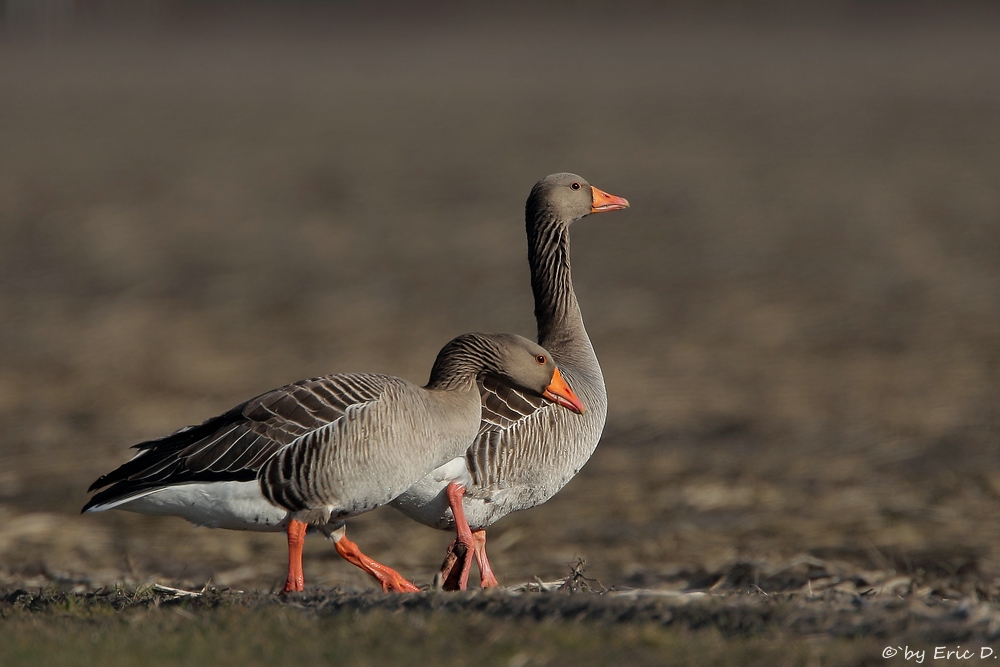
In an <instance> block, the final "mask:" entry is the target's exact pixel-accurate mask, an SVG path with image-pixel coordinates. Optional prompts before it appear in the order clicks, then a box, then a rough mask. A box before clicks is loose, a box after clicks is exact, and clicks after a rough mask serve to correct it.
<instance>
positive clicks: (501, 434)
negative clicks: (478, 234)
mask: <svg viewBox="0 0 1000 667" xmlns="http://www.w3.org/2000/svg"><path fill="white" fill-rule="evenodd" d="M628 205H629V204H628V201H627V200H626V199H624V198H622V197H617V196H614V195H610V194H608V193H606V192H603V191H601V190H598V189H597V188H595V187H593V186H591V185H590V184H589V183H587V181H585V180H584V179H583V178H581V177H580V176H577V175H576V174H567V173H561V174H552V175H551V176H547V177H546V178H543V179H542V180H540V181H539V182H538V183H536V184H535V186H534V187H533V188H532V189H531V194H530V195H528V200H527V204H526V206H525V222H526V231H527V235H528V264H529V265H530V267H531V289H532V292H533V293H534V297H535V320H536V322H537V324H538V342H539V344H540V345H542V346H543V347H545V348H546V349H548V350H549V351H550V352H551V353H552V356H553V358H554V359H555V361H556V365H557V366H559V368H560V370H561V371H562V373H563V374H564V376H565V377H566V379H567V381H568V382H569V383H570V384H571V385H572V386H573V388H574V389H575V390H576V392H577V393H578V394H579V396H580V397H581V399H582V400H583V402H584V404H586V406H587V411H586V412H585V413H582V414H574V413H570V412H568V411H566V410H558V409H553V406H551V404H546V402H545V401H542V400H540V399H539V398H538V396H537V395H532V394H531V393H530V392H524V391H521V390H519V389H517V388H514V387H511V386H510V385H502V384H499V383H498V382H496V381H495V380H494V379H493V378H491V377H482V378H481V379H480V381H479V389H480V392H481V394H482V402H483V421H482V424H481V426H480V429H479V434H478V435H477V436H476V438H475V439H474V441H473V442H472V445H471V446H470V447H469V448H468V449H467V451H466V452H465V454H464V456H463V457H460V458H456V459H453V460H451V461H449V462H448V463H447V464H445V465H444V466H442V467H440V468H438V469H435V470H434V471H432V472H431V473H429V474H427V475H426V476H424V478H423V479H421V480H420V481H419V482H418V483H417V484H415V485H414V486H412V487H410V488H409V489H407V490H406V491H405V492H403V493H402V494H401V495H399V496H398V497H397V498H396V499H395V500H393V501H392V503H391V504H392V506H393V507H395V508H397V509H399V510H401V511H402V512H403V513H404V514H406V515H408V516H410V517H411V518H413V519H416V520H417V521H420V522H422V523H424V524H427V525H429V526H433V527H436V528H441V529H449V528H450V527H451V526H452V525H454V524H455V523H456V517H455V515H454V508H455V507H458V508H459V509H460V510H463V509H464V515H465V516H464V517H458V522H459V523H465V522H467V523H468V524H469V526H470V527H471V528H474V529H475V530H474V531H470V532H471V535H465V536H464V539H463V535H459V539H458V540H457V541H456V542H455V543H453V544H452V546H451V548H450V549H449V553H448V557H447V558H446V559H445V564H444V565H443V566H442V572H441V574H442V577H443V584H444V588H445V589H448V590H453V589H464V588H465V586H466V581H467V578H468V573H469V567H470V564H471V558H472V557H473V555H475V557H476V560H477V563H478V565H479V570H480V584H481V585H482V586H483V587H489V586H496V585H497V580H496V577H495V576H494V575H493V572H492V570H491V569H490V565H489V560H488V558H487V557H486V531H485V529H486V528H487V527H489V526H491V525H492V524H494V523H495V522H496V521H498V520H499V519H501V518H503V517H504V516H506V515H507V514H509V513H511V512H514V511H517V510H523V509H528V508H531V507H534V506H536V505H540V504H541V503H544V502H545V501H547V500H548V499H549V498H551V497H552V496H553V495H554V494H555V493H556V492H557V491H559V490H560V489H561V488H563V487H564V486H565V485H566V484H567V483H568V482H569V481H570V480H571V479H572V478H573V476H574V475H576V474H577V473H578V472H579V471H580V469H581V468H582V467H583V465H584V464H585V463H586V462H587V460H588V459H590V456H591V454H593V452H594V449H595V448H596V447H597V442H598V440H600V437H601V432H602V431H603V430H604V422H605V419H606V417H607V409H608V399H607V392H606V391H605V388H604V376H603V374H602V373H601V367H600V365H599V364H598V362H597V355H596V354H595V353H594V347H593V345H591V343H590V338H589V337H588V336H587V330H586V329H585V328H584V326H583V316H582V315H581V313H580V305H579V304H578V303H577V300H576V294H575V292H574V291H573V281H572V276H571V274H570V252H569V227H570V225H571V224H573V223H574V222H575V221H577V220H579V219H581V218H583V217H584V216H586V215H589V214H591V213H602V212H604V211H616V210H620V209H624V208H628ZM463 496H464V501H463ZM459 546H461V548H460V549H458V552H459V554H461V555H462V556H463V557H462V560H461V561H460V564H459V566H458V567H456V560H457V558H458V555H459V554H456V549H457V548H458V547H459Z"/></svg>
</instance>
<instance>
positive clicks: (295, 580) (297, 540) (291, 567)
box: [281, 519, 307, 594]
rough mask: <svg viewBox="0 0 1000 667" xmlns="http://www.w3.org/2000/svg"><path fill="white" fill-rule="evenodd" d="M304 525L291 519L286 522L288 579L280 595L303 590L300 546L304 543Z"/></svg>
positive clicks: (303, 578) (303, 580)
mask: <svg viewBox="0 0 1000 667" xmlns="http://www.w3.org/2000/svg"><path fill="white" fill-rule="evenodd" d="M306 528H307V526H306V524H304V523H302V522H301V521H296V520H295V519H292V520H291V521H289V522H288V528H287V529H286V532H287V533H288V578H287V579H285V587H284V588H282V589H281V592H282V594H284V593H292V592H294V591H301V590H303V589H304V588H305V575H304V574H303V573H302V546H303V545H304V544H305V542H306Z"/></svg>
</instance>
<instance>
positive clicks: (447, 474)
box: [390, 457, 472, 529]
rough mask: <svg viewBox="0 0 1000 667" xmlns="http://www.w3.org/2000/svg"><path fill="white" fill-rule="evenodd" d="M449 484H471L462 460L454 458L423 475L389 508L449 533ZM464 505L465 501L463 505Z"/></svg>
mask: <svg viewBox="0 0 1000 667" xmlns="http://www.w3.org/2000/svg"><path fill="white" fill-rule="evenodd" d="M452 482H458V483H459V484H462V485H463V486H465V487H466V488H468V487H469V486H470V485H471V484H472V478H471V477H470V476H469V469H468V467H467V466H466V465H465V457H458V458H455V459H452V460H451V461H449V462H448V463H445V464H444V465H443V466H440V467H439V468H435V469H434V470H433V471H431V472H429V473H427V474H426V475H424V476H423V477H421V478H420V481H418V482H417V483H416V484H414V485H413V486H411V487H410V488H408V489H407V490H406V491H404V492H403V493H401V494H400V495H399V496H397V497H396V499H395V500H393V501H392V502H391V503H390V505H392V506H393V507H395V508H396V509H397V510H399V511H400V512H402V513H403V514H405V515H406V516H408V517H410V518H411V519H414V520H415V521H419V522H420V523H422V524H424V525H425V526H431V527H433V528H441V529H449V528H451V527H452V526H454V525H455V517H454V515H452V512H451V507H450V506H449V505H448V496H447V495H446V494H445V490H446V489H447V488H448V485H449V484H451V483H452ZM467 503H468V499H466V500H465V502H464V503H463V505H466V504H467Z"/></svg>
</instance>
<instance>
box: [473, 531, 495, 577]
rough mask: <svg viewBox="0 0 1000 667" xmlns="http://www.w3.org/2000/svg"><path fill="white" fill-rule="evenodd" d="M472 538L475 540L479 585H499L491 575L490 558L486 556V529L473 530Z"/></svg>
mask: <svg viewBox="0 0 1000 667" xmlns="http://www.w3.org/2000/svg"><path fill="white" fill-rule="evenodd" d="M472 539H473V540H475V542H476V562H477V563H479V585H480V586H482V587H483V588H492V587H494V586H499V585H500V582H499V581H497V578H496V577H495V576H493V568H491V567H490V560H489V559H488V558H487V557H486V531H485V530H476V531H473V532H472Z"/></svg>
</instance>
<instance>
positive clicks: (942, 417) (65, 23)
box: [0, 0, 1000, 589]
mask: <svg viewBox="0 0 1000 667" xmlns="http://www.w3.org/2000/svg"><path fill="white" fill-rule="evenodd" d="M695 7H696V5H695V4H675V5H666V6H665V7H662V8H659V9H653V8H652V6H651V5H636V4H633V5H622V6H619V7H618V8H610V7H605V6H603V5H600V4H596V3H595V4H586V3H585V4H582V5H581V4H565V5H549V6H548V7H547V8H545V9H537V8H535V7H534V6H533V5H531V4H523V5H520V6H513V7H510V8H508V9H505V10H503V11H501V10H492V13H489V12H480V13H475V12H473V11H472V10H470V9H468V8H466V7H463V6H461V5H433V6H429V7H423V8H421V9H420V10H415V9H408V8H405V7H397V6H396V5H393V4H382V5H375V6H372V5H364V6H362V5H361V3H357V4H356V3H344V4H342V5H321V4H289V3H274V4H265V3H259V4H251V5H248V6H243V7H235V6H230V5H225V4H208V5H198V6H196V5H194V4H191V5H189V4H186V3H174V2H145V3H139V4H134V3H133V4H128V3H100V2H97V3H65V2H44V3H34V4H33V3H28V2H17V1H14V0H7V1H6V2H4V3H0V9H2V11H3V17H4V19H3V24H2V28H0V577H3V578H5V579H6V580H8V581H42V580H44V579H45V578H46V577H48V578H53V577H70V578H72V577H85V578H89V579H90V580H92V581H95V582H113V581H116V580H122V579H124V578H128V579H130V580H134V581H148V580H150V579H151V578H153V577H157V576H159V577H162V578H165V579H173V580H181V581H192V582H204V581H205V580H206V579H209V578H211V579H212V581H214V582H215V583H218V584H222V585H232V586H238V587H245V588H251V587H252V588H262V589H268V588H270V587H271V586H272V585H273V584H275V583H276V582H278V581H279V580H281V579H282V577H283V575H284V568H285V565H284V559H285V553H284V550H285V547H284V542H283V539H282V537H281V536H280V535H274V534H271V535H253V534H243V533H232V532H224V531H209V530H205V529H195V528H192V527H190V526H189V525H188V524H186V523H185V522H183V521H181V520H179V519H173V518H154V517H144V516H140V515H132V514H127V513H116V512H109V513H106V514H102V515H87V516H80V515H78V511H79V507H80V506H81V505H82V504H83V503H84V501H85V500H86V498H87V494H86V493H85V490H86V487H87V485H88V484H89V483H90V482H91V481H93V480H94V479H95V478H96V477H97V476H98V475H100V474H102V473H104V472H106V471H108V470H110V469H111V468H113V467H115V466H116V465H118V464H119V463H121V462H123V461H124V460H125V459H126V458H128V457H129V456H130V455H131V454H130V452H129V451H128V446H129V445H131V444H133V443H135V442H137V441H140V440H144V439H148V438H152V437H156V436H160V435H163V434H165V433H168V432H170V431H172V430H174V429H176V428H178V427H180V426H182V425H184V424H190V423H196V422H200V421H201V420H203V419H205V418H207V417H209V416H211V415H214V414H216V413H219V412H221V411H223V410H225V409H227V408H229V407H231V406H232V405H234V404H236V403H237V402H239V401H241V400H244V399H246V398H248V397H250V396H252V395H255V394H257V393H259V392H262V391H264V390H267V389H270V388H272V387H275V386H278V385H281V384H283V383H286V382H289V381H293V380H297V379H300V378H303V377H308V376H311V375H318V374H324V373H330V372H337V371H348V370H366V371H380V372H388V373H392V374H396V375H401V376H403V377H407V378H409V379H411V380H414V381H421V382H422V381H424V380H425V379H426V375H427V373H428V371H429V368H430V364H431V361H432V360H433V357H434V354H435V353H436V351H437V350H438V348H439V347H440V346H441V345H442V344H443V343H444V342H445V341H447V340H448V339H449V338H451V337H452V336H454V335H456V334H458V333H461V332H464V331H470V330H507V331H516V332H519V333H522V334H527V335H532V334H533V332H534V322H533V318H532V304H531V295H530V290H529V287H528V276H527V264H526V261H525V242H524V229H523V204H524V199H525V197H526V195H527V193H528V190H529V189H530V187H531V186H532V184H533V183H534V182H535V181H536V180H537V179H539V178H541V177H542V176H545V175H546V174H548V173H551V172H555V171H564V170H566V171H574V172H577V173H579V174H581V175H583V176H584V177H585V178H587V179H589V180H590V181H591V182H592V183H594V184H595V185H597V186H598V187H600V188H602V189H605V190H607V191H609V192H612V193H614V194H618V195H622V196H625V197H627V198H628V199H629V200H630V202H631V203H632V208H631V209H630V210H629V211H627V212H624V213H615V214H609V215H601V216H593V217H591V218H587V219H585V220H584V221H582V222H581V223H579V224H577V225H576V226H575V227H574V229H573V259H574V270H575V282H576V289H577V294H578V296H579V298H580V301H581V303H582V306H583V310H584V315H585V318H586V321H587V325H588V329H589V331H590V334H591V337H592V339H593V341H594V344H595V347H596V348H597V351H598V355H599V356H600V358H601V361H602V365H603V367H604V371H605V374H606V377H607V383H608V391H609V394H610V400H611V412H610V417H609V421H608V426H607V429H606V432H605V437H604V440H603V441H602V445H601V447H600V448H599V449H598V451H597V453H596V455H595V456H594V458H593V459H592V461H591V463H590V464H589V465H588V467H587V468H586V469H585V470H584V471H583V472H582V473H581V474H580V475H579V476H578V478H577V479H576V480H574V481H573V482H572V484H570V486H568V487H567V488H566V489H565V490H564V492H562V493H561V494H560V495H558V496H557V497H556V498H554V499H553V500H552V501H550V502H549V503H548V504H547V505H545V506H543V507H540V508H536V509H535V510H532V511H528V512H522V513H519V514H515V515H512V516H510V517H508V518H506V519H505V520H504V521H502V522H501V523H499V524H498V525H497V526H496V527H495V528H494V529H493V530H492V531H491V538H490V545H491V554H492V557H493V560H494V567H495V568H496V571H497V573H498V575H499V576H500V579H501V582H502V583H505V584H513V583H518V582H522V581H526V580H528V579H530V578H531V577H534V576H539V577H541V578H543V579H550V578H553V577H556V576H561V575H563V574H564V573H565V572H566V569H567V564H569V563H571V562H574V561H575V560H576V558H578V557H583V558H586V559H587V561H588V569H587V573H588V574H589V575H590V576H594V577H597V578H599V579H600V580H601V581H602V582H603V583H604V584H606V585H643V586H657V585H664V584H666V583H668V582H669V581H670V580H671V577H672V576H673V575H674V574H676V572H677V571H678V569H679V568H681V569H682V568H698V567H702V568H708V569H710V568H712V567H713V564H714V563H719V562H722V561H727V560H732V559H735V558H749V559H758V560H762V561H767V562H774V563H780V562H784V561H787V560H788V559H790V558H793V557H795V556H796V555H797V554H802V553H809V554H813V555H816V556H821V557H833V556H836V557H838V558H843V559H846V560H847V561H849V562H852V563H854V564H855V565H856V566H857V567H858V568H866V567H890V568H897V569H900V570H907V569H911V570H912V569H913V568H917V567H925V566H931V565H934V564H937V565H940V566H941V567H943V568H945V569H947V568H961V567H968V566H969V564H970V563H971V564H972V566H973V567H974V568H975V569H976V571H977V572H980V573H986V574H987V575H988V574H990V573H991V572H992V571H993V563H995V561H996V558H997V557H998V556H1000V533H998V530H1000V528H998V527H1000V521H998V520H1000V462H998V460H997V439H998V435H1000V417H998V413H997V407H998V399H1000V377H998V371H1000V21H998V19H1000V10H998V8H997V5H996V4H995V3H990V4H981V5H964V9H963V10H962V11H961V12H957V11H955V10H948V11H946V10H945V9H944V8H945V7H946V5H943V4H942V5H936V4H930V5H919V6H914V5H910V4H908V3H906V4H904V3H870V4H869V3H836V2H830V3H821V4H817V5H813V6H812V8H811V10H810V11H808V12H804V11H801V10H795V9H794V8H793V7H792V6H791V5H786V4H784V3H765V4H762V5H750V7H755V8H753V9H750V8H748V6H747V5H745V4H743V3H722V4H720V5H718V6H716V7H715V8H714V9H712V10H711V11H709V10H704V9H695ZM352 532H353V537H354V538H355V539H356V540H357V541H358V542H359V543H360V544H361V545H362V547H364V548H365V549H366V550H367V551H369V552H370V553H371V555H372V556H374V557H376V558H378V559H380V560H383V561H385V562H387V563H389V564H391V565H393V566H395V567H398V568H399V569H400V570H401V571H402V572H404V573H405V574H407V575H409V576H411V577H413V578H414V579H415V580H417V581H418V582H419V583H426V582H427V581H429V579H430V577H431V576H432V574H433V572H434V570H435V569H436V567H437V566H438V565H439V563H440V560H441V557H442V555H443V550H444V547H445V545H446V544H447V543H448V541H449V537H448V535H446V534H445V533H443V532H439V531H433V530H431V529H428V528H425V527H423V526H419V525H417V524H414V523H410V522H408V521H407V520H406V519H404V518H403V517H402V516H401V515H398V514H397V513H395V512H394V511H392V510H380V511H377V512H374V513H372V514H369V515H367V516H365V517H362V518H361V519H360V520H357V521H355V522H354V523H353V528H352ZM921 563H923V565H920V564H921ZM928 564H930V565H928ZM306 577H307V583H310V584H320V585H324V586H332V585H347V586H362V587H367V586H368V585H369V584H368V583H367V582H366V581H365V580H364V579H363V577H362V575H361V574H360V572H358V571H356V570H355V568H352V567H350V566H349V565H347V564H346V563H343V562H341V561H340V560H339V558H338V557H337V556H336V554H335V552H334V551H333V549H332V548H331V545H329V544H326V543H324V542H323V541H322V540H319V539H314V540H311V541H310V542H309V544H308V545H307V549H306Z"/></svg>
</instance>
